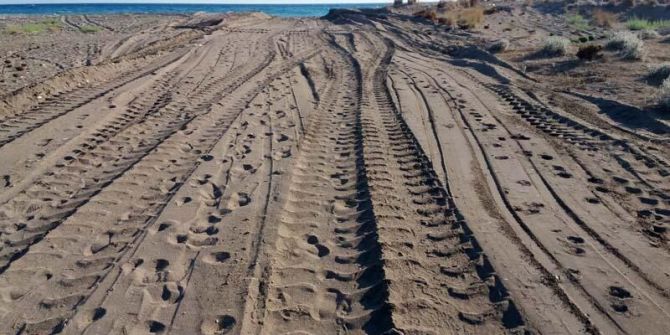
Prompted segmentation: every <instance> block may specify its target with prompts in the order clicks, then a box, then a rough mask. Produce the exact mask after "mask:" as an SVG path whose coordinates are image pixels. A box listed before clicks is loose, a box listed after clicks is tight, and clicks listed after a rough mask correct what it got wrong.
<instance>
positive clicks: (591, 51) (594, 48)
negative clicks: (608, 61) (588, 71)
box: [577, 44, 603, 61]
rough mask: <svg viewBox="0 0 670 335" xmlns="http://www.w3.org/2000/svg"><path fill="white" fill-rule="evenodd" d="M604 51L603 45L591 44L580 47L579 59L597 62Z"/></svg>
mask: <svg viewBox="0 0 670 335" xmlns="http://www.w3.org/2000/svg"><path fill="white" fill-rule="evenodd" d="M602 50H603V47H602V45H596V44H590V45H584V46H581V47H579V51H577V58H579V59H581V60H589V61H591V60H595V59H598V58H600V57H602V56H603V55H602V53H601V51H602Z"/></svg>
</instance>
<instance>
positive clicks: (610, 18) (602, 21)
mask: <svg viewBox="0 0 670 335" xmlns="http://www.w3.org/2000/svg"><path fill="white" fill-rule="evenodd" d="M592 18H593V23H594V24H595V25H596V26H598V27H604V28H612V27H614V25H615V24H616V23H617V21H619V19H618V18H617V16H616V14H614V13H612V12H608V11H606V10H602V9H596V10H594V11H593V17H592Z"/></svg>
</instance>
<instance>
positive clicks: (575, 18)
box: [566, 14, 589, 30]
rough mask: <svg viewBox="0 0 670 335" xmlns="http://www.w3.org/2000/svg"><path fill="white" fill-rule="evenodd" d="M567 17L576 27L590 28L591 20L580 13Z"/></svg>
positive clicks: (570, 23)
mask: <svg viewBox="0 0 670 335" xmlns="http://www.w3.org/2000/svg"><path fill="white" fill-rule="evenodd" d="M566 19H567V21H568V24H569V25H570V26H571V27H572V28H574V29H580V30H585V29H588V28H589V20H587V19H585V18H584V17H583V16H581V15H580V14H573V15H568V17H567V18H566Z"/></svg>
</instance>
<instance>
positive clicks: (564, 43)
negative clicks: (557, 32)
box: [540, 36, 570, 57]
mask: <svg viewBox="0 0 670 335" xmlns="http://www.w3.org/2000/svg"><path fill="white" fill-rule="evenodd" d="M568 47H570V40H568V39H567V38H563V37H558V36H551V37H549V38H547V40H546V41H545V42H544V45H543V46H542V50H540V53H541V54H542V55H543V56H547V57H557V56H563V55H565V54H567V53H568Z"/></svg>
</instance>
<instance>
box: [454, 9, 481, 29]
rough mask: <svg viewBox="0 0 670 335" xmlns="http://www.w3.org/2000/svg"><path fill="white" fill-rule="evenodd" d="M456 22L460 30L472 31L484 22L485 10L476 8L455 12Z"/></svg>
mask: <svg viewBox="0 0 670 335" xmlns="http://www.w3.org/2000/svg"><path fill="white" fill-rule="evenodd" d="M454 12H455V13H454V14H455V22H456V25H458V27H459V28H462V29H472V28H475V27H477V25H479V24H480V23H482V22H483V21H484V8H482V7H479V6H476V7H470V8H463V9H460V10H455V11H454Z"/></svg>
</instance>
